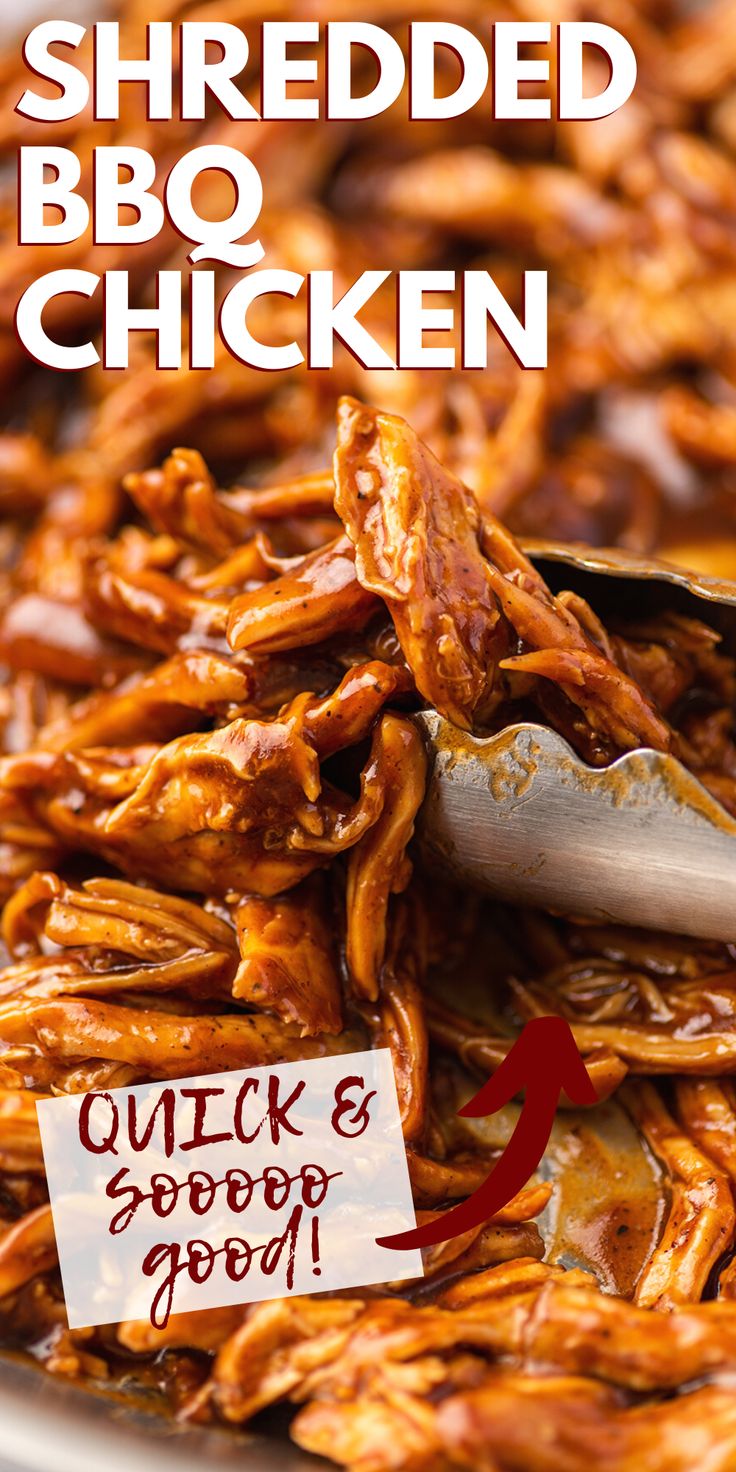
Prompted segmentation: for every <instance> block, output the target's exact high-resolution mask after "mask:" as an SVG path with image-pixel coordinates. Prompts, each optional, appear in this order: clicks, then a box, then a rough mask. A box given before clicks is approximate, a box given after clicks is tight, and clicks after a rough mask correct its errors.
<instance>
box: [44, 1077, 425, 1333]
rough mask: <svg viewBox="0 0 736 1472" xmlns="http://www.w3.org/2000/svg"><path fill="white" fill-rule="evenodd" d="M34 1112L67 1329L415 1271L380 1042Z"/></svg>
mask: <svg viewBox="0 0 736 1472" xmlns="http://www.w3.org/2000/svg"><path fill="white" fill-rule="evenodd" d="M37 1110H38V1119H39V1125H40V1129H41V1139H42V1143H43V1153H44V1159H45V1162H46V1173H47V1176H48V1182H49V1191H50V1195H51V1206H52V1210H53V1216H54V1227H55V1230H56V1240H57V1244H58V1248H59V1258H60V1263H61V1274H62V1280H63V1284H64V1297H65V1299H66V1307H67V1314H68V1317H69V1324H70V1327H71V1328H73V1329H79V1328H85V1327H87V1326H89V1325H92V1324H106V1323H112V1322H118V1321H120V1320H123V1319H149V1318H150V1320H151V1322H152V1323H155V1324H158V1325H160V1326H162V1325H163V1324H165V1323H166V1322H167V1320H168V1317H169V1315H170V1314H171V1313H183V1312H189V1311H191V1310H195V1309H208V1308H218V1307H220V1306H222V1305H225V1304H233V1303H249V1302H255V1301H257V1300H259V1299H265V1298H281V1297H284V1296H288V1295H291V1294H298V1293H318V1292H324V1291H326V1290H330V1289H332V1290H334V1289H339V1288H357V1287H361V1286H363V1285H366V1284H370V1283H383V1282H393V1281H396V1280H398V1279H404V1278H417V1277H421V1275H422V1262H421V1256H420V1253H419V1252H417V1251H394V1250H391V1249H388V1248H385V1247H379V1246H378V1244H377V1242H376V1238H377V1237H384V1236H389V1235H391V1234H393V1233H394V1232H401V1231H405V1230H406V1229H407V1228H411V1227H413V1226H414V1225H415V1216H414V1208H413V1204H412V1197H411V1188H410V1184H409V1174H408V1170H407V1164H406V1152H405V1149H404V1143H403V1139H402V1134H401V1121H400V1118H399V1108H398V1101H397V1098H396V1087H395V1083H394V1076H393V1069H392V1065H391V1055H390V1053H389V1052H388V1050H387V1049H385V1048H381V1049H376V1050H374V1051H370V1052H365V1053H345V1054H341V1055H338V1056H335V1057H330V1058H318V1059H311V1060H307V1061H305V1062H297V1063H281V1064H278V1065H276V1066H275V1067H273V1068H254V1069H249V1070H248V1071H247V1072H238V1073H219V1074H208V1075H207V1076H206V1077H198V1078H187V1079H177V1080H175V1081H172V1082H167V1083H156V1084H141V1085H138V1086H137V1087H136V1088H131V1089H112V1090H110V1091H109V1092H105V1093H103V1092H99V1093H92V1094H74V1095H65V1096H64V1097H62V1098H55V1099H43V1100H41V1101H39V1103H38V1105H37Z"/></svg>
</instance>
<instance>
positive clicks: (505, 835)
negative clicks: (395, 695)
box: [416, 541, 736, 941]
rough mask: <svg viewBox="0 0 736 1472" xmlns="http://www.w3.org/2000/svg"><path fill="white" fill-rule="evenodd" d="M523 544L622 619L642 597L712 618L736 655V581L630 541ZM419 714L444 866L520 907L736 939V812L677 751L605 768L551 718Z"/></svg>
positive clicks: (426, 833)
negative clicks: (623, 545) (640, 549)
mask: <svg viewBox="0 0 736 1472" xmlns="http://www.w3.org/2000/svg"><path fill="white" fill-rule="evenodd" d="M524 550H525V551H526V552H527V553H528V555H529V556H530V557H531V558H532V560H533V561H534V562H535V563H536V564H537V565H538V566H539V568H540V571H542V572H543V573H544V576H545V577H546V578H547V580H548V582H549V583H550V585H551V586H552V588H553V589H554V590H557V589H558V588H560V587H566V588H571V589H573V590H574V591H575V592H577V593H580V594H581V595H582V596H583V597H586V598H588V599H589V601H590V603H591V604H592V606H593V608H594V609H595V610H596V612H597V613H602V616H603V618H604V621H605V609H606V603H607V602H608V604H609V605H613V606H615V609H616V613H617V615H618V616H619V617H620V616H621V614H622V613H624V614H625V613H626V611H627V603H630V602H631V600H632V594H633V596H634V599H635V603H634V605H633V606H632V612H635V613H636V616H637V617H639V618H640V617H642V616H645V617H646V616H648V615H650V614H653V613H656V612H657V611H661V609H662V608H663V607H664V606H666V607H667V608H668V609H675V610H677V611H679V612H682V613H687V614H689V615H690V616H696V617H701V618H703V619H704V620H705V621H706V622H708V623H710V624H711V626H713V627H715V628H717V629H718V631H719V632H720V633H721V634H722V636H723V640H724V646H725V647H726V649H729V647H730V648H731V649H732V650H733V651H734V652H736V583H723V582H719V581H718V580H716V579H714V578H708V577H701V576H699V575H698V574H695V573H688V572H685V571H681V570H680V569H678V568H674V567H668V566H666V565H663V564H657V563H654V562H652V561H651V560H646V559H643V558H639V557H635V556H631V555H628V554H626V553H622V552H618V551H610V552H609V551H605V552H597V551H596V552H594V551H590V550H589V549H587V548H580V547H571V546H567V545H565V544H561V543H549V542H538V541H534V542H526V543H525V545H524ZM606 580H607V581H606ZM416 719H417V720H418V721H419V723H420V725H421V727H422V729H423V731H424V733H425V735H426V737H427V740H428V744H429V747H430V752H431V757H432V761H431V774H430V779H429V786H428V790H427V797H426V799H425V802H424V805H423V809H422V813H421V818H420V823H419V829H418V832H419V839H420V843H421V845H422V848H423V851H424V855H425V858H426V859H427V860H428V861H429V863H430V864H431V865H432V866H433V867H440V868H441V869H443V870H444V871H445V872H448V871H449V872H450V873H451V874H452V876H453V877H454V878H456V879H458V880H460V881H461V882H466V883H471V884H473V885H476V886H479V887H481V888H483V889H486V890H488V891H490V892H491V893H493V894H495V895H498V896H499V897H501V898H504V899H508V900H513V901H514V903H516V904H521V905H536V906H542V907H544V908H547V909H551V910H558V911H562V912H563V913H565V914H571V915H584V916H588V917H590V918H593V919H596V920H605V921H614V922H618V923H623V924H626V925H640V926H647V927H650V928H652V929H655V930H671V931H674V932H676V933H677V934H682V935H693V936H702V937H706V938H708V939H711V940H727V941H732V940H736V819H734V818H732V817H730V816H729V814H728V813H727V812H726V811H725V809H724V808H723V807H722V806H721V804H720V803H719V802H718V801H717V800H716V799H715V798H714V797H712V796H711V795H710V793H708V792H707V791H706V789H705V788H704V787H703V785H702V783H701V782H699V781H698V779H697V777H695V776H693V775H692V773H691V772H689V771H688V770H687V769H686V768H685V767H684V766H683V765H682V763H681V762H680V761H679V760H678V759H677V758H676V757H673V756H669V755H666V754H663V753H661V752H657V751H652V750H651V749H641V750H637V751H633V752H629V753H628V754H627V755H625V756H622V757H619V759H618V760H617V761H615V762H613V763H612V764H611V765H610V766H608V767H603V768H593V767H589V766H587V765H586V763H585V762H583V761H582V760H581V759H580V757H578V756H577V755H576V753H575V752H574V751H573V750H572V748H571V747H570V746H569V745H568V743H567V742H566V741H565V740H564V738H563V737H561V736H558V735H557V733H556V732H555V731H552V730H550V729H549V728H548V727H546V726H541V725H536V724H534V725H532V724H527V723H524V724H520V725H514V726H509V727H507V728H506V729H505V730H503V731H501V732H499V733H498V734H497V735H495V736H491V737H486V738H481V737H476V736H471V735H469V734H468V733H467V732H465V731H460V730H458V729H457V727H455V726H453V725H452V724H451V723H450V722H449V721H447V720H445V719H444V718H443V717H442V716H440V715H438V714H437V712H436V711H426V712H423V713H422V714H420V715H419V716H417V717H416Z"/></svg>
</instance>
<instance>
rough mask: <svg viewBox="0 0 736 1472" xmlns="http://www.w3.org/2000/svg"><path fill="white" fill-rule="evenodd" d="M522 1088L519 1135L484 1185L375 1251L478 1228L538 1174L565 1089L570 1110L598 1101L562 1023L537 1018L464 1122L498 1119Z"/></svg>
mask: <svg viewBox="0 0 736 1472" xmlns="http://www.w3.org/2000/svg"><path fill="white" fill-rule="evenodd" d="M520 1089H526V1098H525V1099H524V1104H523V1107H522V1111H521V1114H520V1115H519V1119H518V1122H517V1125H516V1129H515V1130H514V1133H513V1134H512V1136H511V1139H510V1140H509V1142H508V1145H507V1146H506V1149H505V1150H504V1152H503V1155H502V1156H501V1157H500V1159H499V1160H497V1162H496V1164H495V1166H494V1167H493V1170H492V1171H491V1173H490V1175H489V1176H488V1177H487V1178H486V1180H485V1181H484V1182H483V1185H482V1186H479V1187H478V1189H477V1191H474V1192H473V1194H472V1196H468V1198H467V1200H466V1201H461V1202H459V1203H458V1205H457V1206H454V1207H453V1208H452V1210H451V1211H446V1212H444V1213H443V1214H442V1216H440V1217H437V1218H436V1219H435V1220H434V1221H431V1222H425V1223H424V1225H423V1226H421V1227H412V1228H411V1229H410V1230H409V1231H407V1232H396V1233H395V1234H394V1236H392V1237H377V1238H376V1241H377V1243H378V1245H379V1247H433V1246H434V1244H435V1243H436V1242H448V1241H449V1240H450V1238H451V1237H459V1236H460V1235H461V1233H463V1232H469V1231H470V1230H471V1229H472V1228H473V1227H478V1226H482V1225H483V1223H484V1222H487V1221H488V1220H489V1219H490V1218H491V1217H492V1216H495V1214H496V1212H497V1211H500V1210H501V1208H502V1207H503V1206H506V1205H507V1203H508V1202H509V1201H511V1199H512V1197H514V1196H516V1194H517V1192H519V1191H520V1190H521V1189H522V1187H523V1186H525V1185H526V1183H527V1181H528V1180H529V1177H530V1176H532V1175H533V1174H534V1172H535V1170H536V1169H537V1166H538V1165H539V1162H540V1160H541V1159H542V1156H543V1155H544V1152H545V1150H546V1149H547V1145H548V1144H549V1137H550V1135H551V1133H552V1125H553V1124H554V1118H555V1113H556V1110H557V1104H558V1101H559V1097H560V1093H561V1092H562V1090H563V1089H564V1091H565V1093H566V1094H567V1096H568V1098H569V1099H570V1101H571V1103H573V1104H595V1103H596V1101H597V1098H598V1095H597V1094H596V1091H595V1087H594V1085H593V1083H592V1082H591V1080H590V1078H589V1077H588V1073H587V1070H586V1067H585V1064H584V1063H583V1060H582V1058H581V1057H580V1054H579V1052H578V1049H577V1046H576V1044H575V1039H574V1037H573V1035H572V1031H571V1029H570V1024H569V1023H568V1022H566V1021H565V1019H564V1017H534V1018H532V1020H531V1022H527V1024H526V1026H525V1028H524V1029H523V1031H522V1032H521V1033H520V1035H519V1037H518V1038H517V1040H516V1042H515V1043H514V1045H513V1047H512V1048H511V1050H510V1052H508V1053H507V1054H506V1057H505V1058H504V1060H503V1063H501V1064H499V1067H498V1068H497V1069H496V1072H495V1073H494V1074H493V1076H492V1078H489V1080H488V1082H487V1083H485V1084H484V1085H483V1087H482V1089H480V1090H479V1091H478V1093H477V1094H475V1095H474V1097H473V1098H472V1099H469V1100H468V1103H467V1104H465V1105H464V1106H463V1108H462V1109H460V1110H459V1111H458V1113H459V1114H460V1115H463V1116H464V1117H466V1118H467V1119H481V1118H483V1117H484V1116H485V1115H488V1114H495V1112H496V1110H497V1109H501V1107H502V1106H503V1105H504V1104H508V1102H509V1100H510V1099H513V1098H514V1095H515V1094H518V1092H519V1090H520Z"/></svg>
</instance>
